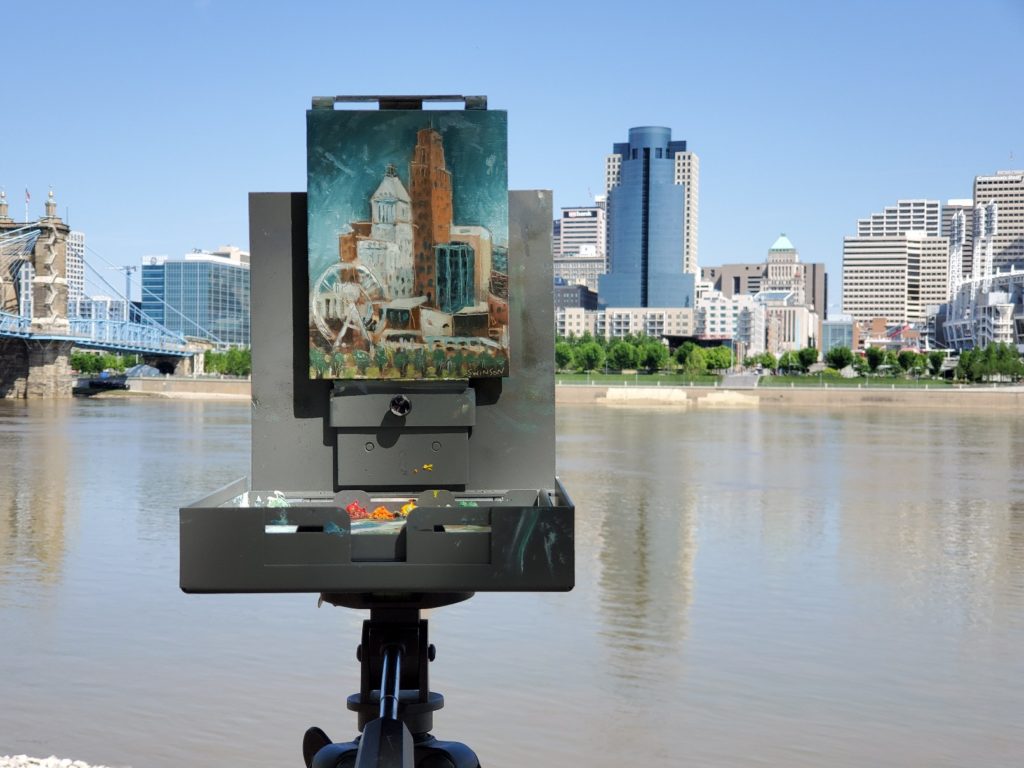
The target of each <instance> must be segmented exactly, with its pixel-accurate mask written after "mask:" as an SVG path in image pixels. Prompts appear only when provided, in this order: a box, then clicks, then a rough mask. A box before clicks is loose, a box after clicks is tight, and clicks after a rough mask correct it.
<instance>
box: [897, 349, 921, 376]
mask: <svg viewBox="0 0 1024 768" xmlns="http://www.w3.org/2000/svg"><path fill="white" fill-rule="evenodd" d="M917 358H918V355H917V352H915V351H914V350H912V349H904V350H903V351H902V352H900V353H899V354H898V355H897V356H896V362H897V363H898V364H899V366H900V368H902V369H903V370H904V371H907V372H910V371H912V370H914V368H916V367H917V364H918V359H917Z"/></svg>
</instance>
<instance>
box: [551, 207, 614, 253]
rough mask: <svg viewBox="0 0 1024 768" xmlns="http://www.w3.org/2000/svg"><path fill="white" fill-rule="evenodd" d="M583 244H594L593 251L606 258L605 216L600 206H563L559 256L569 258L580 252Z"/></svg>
mask: <svg viewBox="0 0 1024 768" xmlns="http://www.w3.org/2000/svg"><path fill="white" fill-rule="evenodd" d="M583 246H592V247H593V251H592V253H593V254H595V255H597V256H599V257H600V258H602V259H603V258H604V254H605V218H604V209H603V208H601V207H600V206H596V205H594V206H577V207H574V208H563V209H562V219H561V223H560V226H559V256H560V257H561V258H569V257H571V256H576V255H578V254H579V253H580V250H581V249H582V247H583Z"/></svg>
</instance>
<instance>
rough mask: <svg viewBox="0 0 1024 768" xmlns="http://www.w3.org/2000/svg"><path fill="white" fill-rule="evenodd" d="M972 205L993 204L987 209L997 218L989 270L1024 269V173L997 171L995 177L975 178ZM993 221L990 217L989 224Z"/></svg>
mask: <svg viewBox="0 0 1024 768" xmlns="http://www.w3.org/2000/svg"><path fill="white" fill-rule="evenodd" d="M974 204H975V205H976V206H982V205H984V206H988V205H992V204H994V205H995V208H994V209H991V210H990V212H995V213H996V216H997V219H998V225H997V227H996V229H995V231H994V232H993V234H992V268H993V269H994V270H996V271H999V270H1005V269H1006V268H1008V267H1009V266H1011V265H1016V266H1017V267H1018V268H1020V267H1022V266H1024V171H997V172H996V174H995V176H977V177H975V179H974ZM992 219H993V217H992V216H991V215H989V216H988V220H989V222H991V220H992ZM979 224H980V222H979ZM990 228H991V224H990ZM975 231H977V225H976V226H975Z"/></svg>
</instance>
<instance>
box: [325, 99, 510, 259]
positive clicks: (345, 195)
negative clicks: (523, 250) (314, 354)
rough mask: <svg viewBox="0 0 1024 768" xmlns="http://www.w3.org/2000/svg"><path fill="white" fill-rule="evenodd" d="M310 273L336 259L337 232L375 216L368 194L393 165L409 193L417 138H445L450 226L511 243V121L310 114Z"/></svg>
mask: <svg viewBox="0 0 1024 768" xmlns="http://www.w3.org/2000/svg"><path fill="white" fill-rule="evenodd" d="M307 126H308V134H307V141H308V146H309V155H308V163H309V164H308V167H309V176H308V182H307V189H308V191H309V220H310V229H309V238H310V274H311V275H318V274H320V272H322V271H323V269H325V268H326V266H327V264H328V263H330V261H331V260H336V259H337V255H338V234H339V233H341V232H347V231H349V230H350V224H351V222H353V221H360V220H362V221H366V220H368V219H369V218H370V196H371V195H372V194H373V193H374V191H376V189H377V187H378V186H380V183H381V179H382V178H383V177H384V173H385V170H386V169H387V166H388V164H392V165H394V166H395V170H396V172H397V174H398V178H399V179H401V181H402V184H403V186H405V189H406V191H408V190H409V163H410V161H411V160H412V156H413V149H414V148H415V146H416V133H417V131H419V130H420V129H421V128H433V129H434V130H436V131H437V132H438V133H440V134H441V142H442V144H443V146H444V154H445V165H446V167H447V168H448V170H449V171H450V172H451V174H452V213H453V223H454V224H458V225H473V226H481V227H486V228H487V229H488V230H489V231H490V233H491V237H492V241H493V242H494V243H495V244H496V245H505V246H507V244H508V193H507V190H508V157H507V141H506V135H507V127H506V126H507V121H506V115H505V113H504V112H502V111H500V110H494V111H487V112H483V111H472V112H467V111H464V110H460V111H443V112H442V111H428V112H426V113H424V112H418V111H417V112H413V111H393V112H392V111H388V112H379V111H351V110H334V111H326V110H315V111H312V112H310V113H309V122H308V124H307Z"/></svg>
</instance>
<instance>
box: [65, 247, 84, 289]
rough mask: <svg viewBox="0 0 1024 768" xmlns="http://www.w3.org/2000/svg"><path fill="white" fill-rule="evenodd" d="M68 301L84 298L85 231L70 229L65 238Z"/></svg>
mask: <svg viewBox="0 0 1024 768" xmlns="http://www.w3.org/2000/svg"><path fill="white" fill-rule="evenodd" d="M66 253H67V279H68V303H69V304H70V303H71V302H72V301H78V300H79V299H83V298H85V233H84V232H76V231H75V230H72V231H70V232H68V239H67V251H66Z"/></svg>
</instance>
